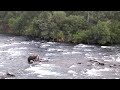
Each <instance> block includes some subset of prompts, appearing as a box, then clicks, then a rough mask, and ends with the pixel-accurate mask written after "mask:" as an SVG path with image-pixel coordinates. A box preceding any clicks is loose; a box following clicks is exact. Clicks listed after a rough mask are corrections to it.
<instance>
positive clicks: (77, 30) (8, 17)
mask: <svg viewBox="0 0 120 90" xmlns="http://www.w3.org/2000/svg"><path fill="white" fill-rule="evenodd" d="M0 33H10V34H16V35H25V36H30V37H33V38H39V39H42V40H48V41H49V40H50V41H59V42H70V43H86V44H99V45H109V44H110V45H111V44H120V11H0Z"/></svg>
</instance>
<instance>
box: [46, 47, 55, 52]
mask: <svg viewBox="0 0 120 90" xmlns="http://www.w3.org/2000/svg"><path fill="white" fill-rule="evenodd" d="M55 50H56V49H55V48H48V50H47V51H48V52H50V51H55Z"/></svg>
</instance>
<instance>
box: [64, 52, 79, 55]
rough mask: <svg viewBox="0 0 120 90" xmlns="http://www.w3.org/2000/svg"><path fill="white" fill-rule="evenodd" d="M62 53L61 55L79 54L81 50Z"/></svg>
mask: <svg viewBox="0 0 120 90" xmlns="http://www.w3.org/2000/svg"><path fill="white" fill-rule="evenodd" d="M62 54H63V55H64V54H81V52H75V51H72V52H63V53H62Z"/></svg>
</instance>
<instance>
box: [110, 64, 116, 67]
mask: <svg viewBox="0 0 120 90" xmlns="http://www.w3.org/2000/svg"><path fill="white" fill-rule="evenodd" d="M116 66H117V65H116V64H113V65H110V66H109V67H116Z"/></svg>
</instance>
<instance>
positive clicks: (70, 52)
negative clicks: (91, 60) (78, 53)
mask: <svg viewBox="0 0 120 90" xmlns="http://www.w3.org/2000/svg"><path fill="white" fill-rule="evenodd" d="M62 54H63V55H64V54H71V52H63V53H62Z"/></svg>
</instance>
